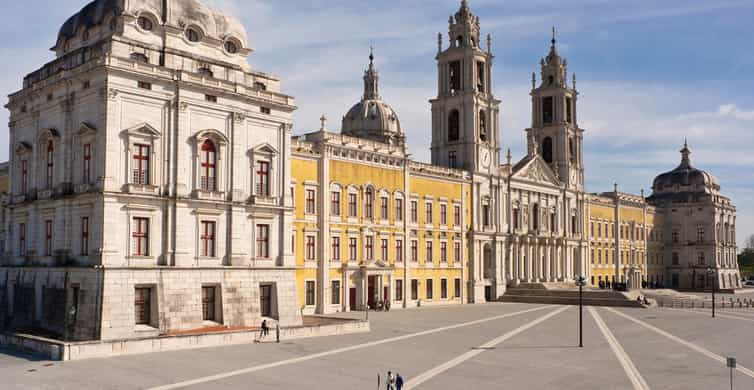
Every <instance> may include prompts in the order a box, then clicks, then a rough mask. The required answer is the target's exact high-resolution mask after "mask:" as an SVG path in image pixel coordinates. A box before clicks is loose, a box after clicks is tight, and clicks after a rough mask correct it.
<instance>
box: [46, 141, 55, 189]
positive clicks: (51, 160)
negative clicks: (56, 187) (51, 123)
mask: <svg viewBox="0 0 754 390" xmlns="http://www.w3.org/2000/svg"><path fill="white" fill-rule="evenodd" d="M54 171H55V147H54V146H53V145H52V141H50V142H48V143H47V172H46V173H47V174H46V181H45V185H46V187H47V188H48V189H49V188H52V185H53V182H52V179H53V172H54Z"/></svg>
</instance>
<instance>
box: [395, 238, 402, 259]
mask: <svg viewBox="0 0 754 390" xmlns="http://www.w3.org/2000/svg"><path fill="white" fill-rule="evenodd" d="M395 261H397V262H400V263H402V262H403V240H395Z"/></svg>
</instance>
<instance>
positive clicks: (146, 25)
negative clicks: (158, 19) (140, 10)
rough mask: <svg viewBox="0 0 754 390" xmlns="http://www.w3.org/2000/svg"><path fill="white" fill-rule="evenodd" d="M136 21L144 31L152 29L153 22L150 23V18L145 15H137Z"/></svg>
mask: <svg viewBox="0 0 754 390" xmlns="http://www.w3.org/2000/svg"><path fill="white" fill-rule="evenodd" d="M136 23H137V24H138V25H139V27H140V28H141V29H142V30H144V31H152V30H153V29H154V23H152V20H151V19H149V18H148V17H146V16H139V18H138V19H137V20H136Z"/></svg>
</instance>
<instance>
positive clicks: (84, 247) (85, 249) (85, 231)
mask: <svg viewBox="0 0 754 390" xmlns="http://www.w3.org/2000/svg"><path fill="white" fill-rule="evenodd" d="M88 254H89V217H82V218H81V255H82V256H86V255H88Z"/></svg>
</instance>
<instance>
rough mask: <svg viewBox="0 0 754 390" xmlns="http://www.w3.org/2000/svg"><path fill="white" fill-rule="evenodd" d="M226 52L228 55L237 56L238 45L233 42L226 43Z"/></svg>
mask: <svg viewBox="0 0 754 390" xmlns="http://www.w3.org/2000/svg"><path fill="white" fill-rule="evenodd" d="M225 51H227V52H228V54H236V53H238V45H237V44H236V43H235V42H233V41H225Z"/></svg>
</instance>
